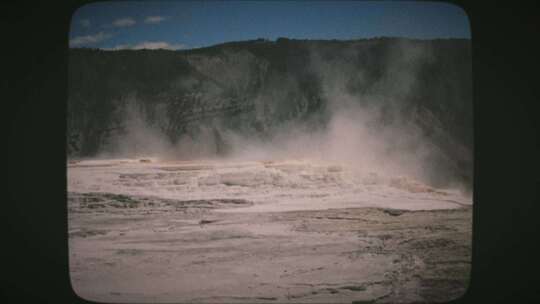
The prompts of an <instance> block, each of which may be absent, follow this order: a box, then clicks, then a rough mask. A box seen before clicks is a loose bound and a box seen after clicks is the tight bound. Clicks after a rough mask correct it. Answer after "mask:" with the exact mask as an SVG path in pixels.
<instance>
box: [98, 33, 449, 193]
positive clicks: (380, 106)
mask: <svg viewBox="0 0 540 304" xmlns="http://www.w3.org/2000/svg"><path fill="white" fill-rule="evenodd" d="M358 52H359V51H358V50H357V48H353V47H351V48H347V49H345V50H342V51H340V53H339V54H335V53H331V52H329V51H327V50H324V49H320V48H318V47H313V48H312V49H311V50H310V54H311V56H310V61H311V65H310V69H311V71H313V73H315V75H317V77H318V78H319V80H320V81H321V84H322V94H323V97H324V99H325V100H326V104H325V108H324V111H326V112H327V114H328V117H329V119H328V120H327V121H326V122H325V123H324V125H323V126H320V127H318V128H313V125H312V124H311V123H306V122H305V121H302V120H298V119H297V120H288V121H286V122H284V123H282V124H280V125H277V126H273V127H272V128H270V129H269V132H268V134H267V136H264V137H261V136H257V134H256V133H253V132H243V131H242V130H240V131H238V130H232V129H231V128H227V127H226V126H225V125H224V124H223V122H220V121H217V120H216V121H214V122H213V123H211V124H208V125H201V126H199V132H198V133H197V136H187V135H185V136H183V137H181V138H180V139H179V140H177V141H176V142H174V143H173V142H172V141H171V140H170V139H169V138H168V137H167V135H166V134H165V132H164V130H163V128H161V127H160V126H159V124H158V123H150V122H149V119H148V115H149V114H148V113H147V112H146V110H145V108H144V107H142V106H140V105H141V104H142V102H140V101H139V100H138V99H137V97H136V96H135V95H131V96H128V97H126V98H125V100H122V101H121V102H120V104H122V105H123V106H122V108H123V112H122V115H121V117H122V118H123V126H124V128H123V131H122V132H118V133H117V134H116V135H114V136H113V137H111V139H110V140H109V144H108V145H107V146H106V147H105V148H104V149H103V151H102V155H101V156H103V157H105V156H109V157H110V156H115V157H149V156H153V157H158V158H161V159H176V160H186V159H221V160H276V159H291V158H294V159H298V158H302V159H313V160H320V161H331V162H336V163H340V164H343V165H346V166H347V167H349V168H351V169H354V170H356V171H358V172H361V173H364V174H371V173H376V174H379V175H388V176H400V175H405V176H410V177H413V178H416V179H420V180H423V181H425V182H427V183H432V182H434V181H437V182H439V183H441V181H442V182H443V183H445V184H447V185H448V184H452V183H453V182H455V181H456V180H455V177H454V176H451V175H450V174H449V173H448V172H444V171H441V170H440V169H438V167H437V163H440V162H444V161H451V160H448V159H447V158H445V157H446V156H444V155H443V153H442V152H441V151H440V149H439V148H438V147H437V146H436V145H435V144H434V143H433V142H431V141H430V140H428V139H427V137H426V136H425V135H424V133H423V131H422V129H421V128H420V127H419V126H418V125H417V124H416V123H415V121H414V120H412V118H413V117H414V116H413V115H412V114H411V113H413V114H414V111H407V106H409V105H408V104H407V103H406V102H405V101H406V100H407V97H408V96H409V95H410V94H414V93H415V92H414V89H415V83H416V77H417V71H418V69H419V67H420V66H421V65H422V64H424V63H425V62H428V61H429V60H431V56H432V54H431V52H430V50H429V48H428V47H426V46H425V45H422V46H420V45H418V44H411V43H410V42H406V41H404V42H401V43H400V44H399V45H398V46H396V47H394V48H393V49H392V50H391V54H390V55H389V56H388V60H387V61H386V62H385V63H384V66H383V67H382V69H383V71H384V72H383V75H384V76H383V77H382V78H380V80H378V81H373V80H372V79H370V77H368V75H365V74H364V73H363V71H362V70H361V69H358V68H356V67H357V66H358V65H357V61H358V60H359V58H360V57H361V56H360V55H361V54H359V53H358ZM252 57H253V56H252V55H250V54H249V53H247V54H244V56H240V57H239V58H237V59H236V61H235V60H232V63H230V64H229V65H224V66H219V67H220V71H227V73H220V72H219V71H217V72H216V71H214V70H212V69H211V68H212V67H214V68H215V67H216V66H217V65H216V64H217V63H215V64H214V65H212V64H208V65H201V66H203V68H204V69H205V70H202V72H208V73H210V74H217V75H219V77H221V78H224V77H226V75H232V76H231V77H232V78H231V81H229V82H228V83H230V84H231V85H232V86H234V89H237V90H242V89H243V87H246V86H247V85H246V83H247V82H248V81H249V78H250V77H247V78H246V77H244V76H246V75H254V72H253V71H252V68H251V66H252V65H250V64H247V63H246V60H247V61H250V60H251V61H252V60H254V59H253V58H252ZM242 60H244V61H242ZM235 62H236V63H237V64H235ZM216 77H218V76H216ZM253 77H255V76H253ZM221 81H222V82H223V79H221ZM225 82H226V81H225ZM295 86H296V84H295V83H294V80H290V79H284V80H283V81H282V82H281V83H280V84H277V83H273V87H272V90H271V91H272V92H273V93H272V94H265V95H259V96H257V98H256V99H257V100H256V103H257V102H259V104H256V106H258V107H259V108H260V107H261V103H262V102H265V103H270V107H272V104H277V103H281V104H283V103H287V100H284V97H283V96H282V95H285V94H281V93H282V92H285V91H287V90H291V87H292V88H293V90H294V87H295ZM202 94H205V92H202ZM209 94H210V93H209ZM211 94H213V95H216V93H215V92H211ZM261 94H263V93H261ZM164 120H166V118H164V117H162V118H158V119H157V121H164ZM216 130H219V141H222V142H225V143H226V144H227V147H228V149H227V153H218V150H219V146H220V144H221V143H220V142H218V140H217V137H216Z"/></svg>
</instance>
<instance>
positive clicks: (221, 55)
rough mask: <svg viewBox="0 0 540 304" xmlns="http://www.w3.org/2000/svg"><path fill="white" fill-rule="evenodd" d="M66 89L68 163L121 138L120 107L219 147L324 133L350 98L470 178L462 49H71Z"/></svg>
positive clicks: (274, 45) (454, 44)
mask: <svg viewBox="0 0 540 304" xmlns="http://www.w3.org/2000/svg"><path fill="white" fill-rule="evenodd" d="M68 90H69V92H68V102H67V106H68V134H67V151H68V156H69V157H91V156H95V155H96V154H97V153H99V152H100V151H101V150H102V149H103V148H104V147H106V146H107V144H108V142H109V141H110V138H111V137H113V136H119V134H122V132H124V131H125V129H126V122H125V119H124V118H125V112H126V111H125V108H126V105H128V104H133V103H135V104H136V105H137V107H138V108H139V109H141V112H142V113H144V119H145V120H146V121H147V122H148V123H149V124H151V125H152V126H155V127H156V128H158V129H159V130H160V131H161V132H163V134H166V136H167V138H168V140H169V141H170V142H172V143H174V142H176V141H177V140H178V139H179V138H180V137H181V136H191V137H193V138H196V137H197V134H198V132H199V131H200V128H201V126H205V127H208V126H211V127H212V129H213V132H214V135H215V138H216V141H217V142H220V143H223V145H226V138H225V137H223V136H221V133H222V132H223V130H234V131H237V132H244V133H246V134H247V133H249V134H255V135H257V136H260V137H261V138H264V136H269V135H268V134H271V133H272V130H273V128H274V127H275V126H278V125H280V124H281V123H283V122H287V121H305V122H307V123H310V124H313V125H314V126H315V127H317V126H320V127H324V125H325V123H326V122H327V121H328V118H329V116H330V115H332V114H331V113H332V111H333V110H334V109H335V108H336V107H339V106H340V105H339V103H340V100H341V99H347V100H348V101H349V102H350V100H353V102H356V103H358V104H359V105H362V106H365V107H371V108H373V107H377V108H378V109H379V111H378V112H377V113H379V114H380V119H379V121H380V122H381V124H382V125H384V124H392V123H393V122H395V121H398V120H399V121H413V122H414V124H415V125H417V126H418V127H419V128H420V129H421V130H422V132H424V135H425V136H426V137H428V138H429V139H430V140H431V141H433V142H434V143H435V144H436V145H437V146H438V147H439V148H440V150H441V151H442V153H441V155H442V156H441V157H442V161H440V162H441V163H445V170H450V171H452V172H453V173H454V174H455V175H456V176H460V178H463V179H467V180H470V179H471V177H472V172H471V168H472V148H473V138H472V78H471V53H470V41H469V40H467V39H436V40H411V39H401V38H374V39H362V40H348V41H338V40H291V39H285V38H279V39H277V40H276V41H269V40H264V39H258V40H251V41H243V42H230V43H225V44H220V45H215V46H211V47H206V48H200V49H190V50H178V51H171V50H116V51H109V50H98V49H70V50H69V78H68ZM343 96H346V97H347V98H343ZM217 146H218V147H219V146H221V144H220V145H217ZM217 153H221V150H219V149H218V151H217Z"/></svg>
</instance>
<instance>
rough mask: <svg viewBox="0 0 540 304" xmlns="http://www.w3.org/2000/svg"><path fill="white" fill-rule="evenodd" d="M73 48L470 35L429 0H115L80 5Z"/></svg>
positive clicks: (455, 13)
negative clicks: (264, 39) (260, 39)
mask: <svg viewBox="0 0 540 304" xmlns="http://www.w3.org/2000/svg"><path fill="white" fill-rule="evenodd" d="M69 35H70V36H69V37H70V46H71V47H91V48H103V49H140V48H149V49H155V48H165V49H190V48H197V47H204V46H209V45H214V44H218V43H223V42H227V41H240V40H249V39H257V38H266V39H270V40H275V39H276V38H278V37H287V38H293V39H345V40H346V39H359V38H370V37H378V36H391V37H408V38H420V39H432V38H470V28H469V20H468V17H467V15H466V13H465V12H464V11H463V10H462V9H461V8H459V7H458V6H455V5H452V4H448V3H444V2H423V1H339V0H338V1H114V2H96V3H91V4H87V5H85V6H82V7H80V8H79V9H78V10H76V11H75V13H74V14H73V16H72V20H71V28H70V34H69Z"/></svg>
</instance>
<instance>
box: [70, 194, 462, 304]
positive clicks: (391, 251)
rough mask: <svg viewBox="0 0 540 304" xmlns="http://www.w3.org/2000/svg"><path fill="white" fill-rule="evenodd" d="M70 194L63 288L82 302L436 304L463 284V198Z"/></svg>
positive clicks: (459, 290) (453, 295) (456, 294)
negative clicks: (411, 205) (299, 205)
mask: <svg viewBox="0 0 540 304" xmlns="http://www.w3.org/2000/svg"><path fill="white" fill-rule="evenodd" d="M68 198H69V202H68V206H69V245H70V271H71V281H72V286H73V289H74V291H75V292H76V293H77V294H78V295H79V296H81V297H83V298H85V299H89V300H94V301H106V302H132V301H133V302H186V303H188V302H189V303H226V302H227V303H230V302H235V303H243V302H245V303H351V302H354V301H356V302H357V303H412V302H440V301H448V300H451V299H454V298H457V297H459V296H461V295H462V294H463V293H464V291H465V290H466V288H467V285H468V280H469V271H470V261H471V226H472V225H471V224H472V218H471V216H472V208H471V206H470V205H461V206H460V207H459V208H452V209H442V210H400V209H388V208H373V207H362V208H340V209H323V210H293V211H283V212H274V211H260V212H236V211H235V210H242V209H243V208H245V207H248V206H250V205H252V204H253V203H252V202H250V201H248V200H243V199H221V200H220V199H215V200H185V201H180V200H172V199H160V198H155V197H145V196H129V195H121V194H113V193H77V192H70V193H69V195H68ZM223 211H225V212H223Z"/></svg>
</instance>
